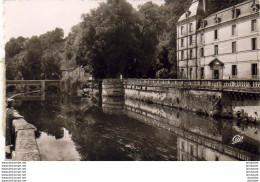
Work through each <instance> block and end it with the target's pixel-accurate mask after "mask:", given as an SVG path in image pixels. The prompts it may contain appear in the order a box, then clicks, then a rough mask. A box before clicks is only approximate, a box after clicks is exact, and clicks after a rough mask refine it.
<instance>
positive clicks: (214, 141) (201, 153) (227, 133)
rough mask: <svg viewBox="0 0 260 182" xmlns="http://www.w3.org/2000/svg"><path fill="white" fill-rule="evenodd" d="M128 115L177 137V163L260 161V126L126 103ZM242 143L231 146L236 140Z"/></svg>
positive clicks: (137, 103) (153, 106)
mask: <svg viewBox="0 0 260 182" xmlns="http://www.w3.org/2000/svg"><path fill="white" fill-rule="evenodd" d="M125 113H126V114H127V115H128V116H130V117H133V118H135V119H138V120H139V121H142V122H145V123H147V124H150V125H154V126H156V127H160V128H162V129H165V130H167V131H169V132H171V133H173V134H175V135H176V136H177V140H178V142H177V148H178V160H225V161H226V160H258V159H259V155H260V154H259V141H260V138H259V134H258V131H259V127H258V126H255V125H243V126H242V125H241V124H240V125H237V123H236V122H234V121H231V120H225V121H224V120H214V119H210V118H203V117H200V116H197V115H195V114H191V113H186V112H183V111H179V110H176V109H170V108H168V107H162V106H158V105H151V104H146V103H144V102H140V101H135V100H131V99H126V100H125ZM236 135H240V136H243V141H242V142H239V143H236V144H232V140H233V137H234V136H236Z"/></svg>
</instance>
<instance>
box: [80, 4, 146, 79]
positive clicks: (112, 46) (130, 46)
mask: <svg viewBox="0 0 260 182" xmlns="http://www.w3.org/2000/svg"><path fill="white" fill-rule="evenodd" d="M81 28H82V29H83V34H82V35H83V36H82V37H81V41H80V44H79V47H78V50H77V56H76V60H77V63H78V64H80V65H83V66H85V65H89V66H90V68H91V72H92V74H93V76H94V77H96V78H115V77H118V76H119V75H120V74H122V75H123V76H124V77H142V76H143V75H144V74H145V72H147V68H149V65H150V64H149V62H147V61H146V60H145V59H144V58H145V55H146V53H147V52H145V51H144V49H142V42H141V41H142V40H141V39H140V38H141V32H140V18H139V16H138V14H137V12H136V11H135V10H134V9H133V7H132V6H131V4H129V3H127V2H126V1H124V0H117V1H112V0H111V1H108V2H107V3H101V4H100V6H99V7H98V8H97V9H96V10H92V11H91V13H90V14H86V15H83V22H82V24H81Z"/></svg>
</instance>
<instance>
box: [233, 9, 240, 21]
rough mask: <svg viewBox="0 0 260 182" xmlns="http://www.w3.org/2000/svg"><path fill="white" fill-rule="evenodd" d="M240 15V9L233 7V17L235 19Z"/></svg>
mask: <svg viewBox="0 0 260 182" xmlns="http://www.w3.org/2000/svg"><path fill="white" fill-rule="evenodd" d="M239 15H240V9H232V18H233V19H235V18H237V17H238V16H239Z"/></svg>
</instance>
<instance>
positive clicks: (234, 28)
mask: <svg viewBox="0 0 260 182" xmlns="http://www.w3.org/2000/svg"><path fill="white" fill-rule="evenodd" d="M236 32H237V26H236V25H232V35H236Z"/></svg>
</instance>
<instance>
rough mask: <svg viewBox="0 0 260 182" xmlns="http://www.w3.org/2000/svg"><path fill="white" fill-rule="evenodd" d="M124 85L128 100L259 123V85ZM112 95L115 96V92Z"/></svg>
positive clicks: (131, 82) (191, 82)
mask: <svg viewBox="0 0 260 182" xmlns="http://www.w3.org/2000/svg"><path fill="white" fill-rule="evenodd" d="M107 82H108V81H107ZM110 82H113V80H110ZM122 82H123V86H124V89H123V95H124V96H125V97H126V98H130V99H134V100H139V101H143V102H146V103H155V104H159V105H163V106H168V107H172V108H176V109H179V110H183V111H188V112H192V113H196V114H198V115H203V116H209V117H214V118H227V119H228V118H229V119H233V118H235V119H237V120H240V121H241V122H248V123H257V122H258V123H259V122H260V114H259V110H260V105H259V93H258V92H257V91H256V89H257V88H258V87H257V85H256V84H253V85H256V86H252V88H251V87H248V88H247V87H243V85H242V86H241V85H239V86H240V87H238V86H237V85H235V86H233V82H235V81H232V80H231V81H229V80H227V81H222V80H221V81H219V82H217V81H214V80H213V81H212V80H211V81H207V80H202V81H201V80H171V79H166V80H160V79H157V80H152V79H150V80H149V79H147V80H142V79H140V80H138V79H136V80H135V79H129V80H125V81H122ZM204 82H205V83H204ZM229 82H230V83H229ZM241 82H242V81H241ZM244 82H246V83H247V82H250V81H244ZM235 83H236V82H235ZM239 83H240V82H239ZM257 83H258V82H257ZM106 84H107V83H106ZM237 84H238V83H237ZM111 85H112V83H111ZM245 89H247V91H246V90H245ZM110 90H111V88H110ZM110 92H111V93H112V92H113V89H112V91H110Z"/></svg>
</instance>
